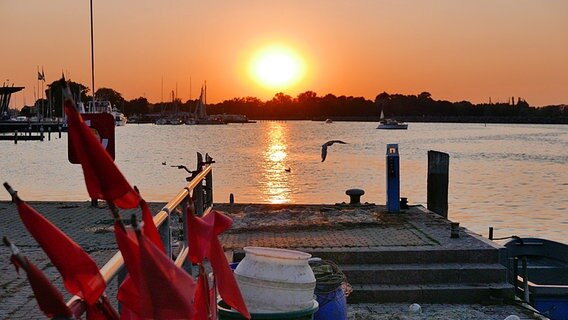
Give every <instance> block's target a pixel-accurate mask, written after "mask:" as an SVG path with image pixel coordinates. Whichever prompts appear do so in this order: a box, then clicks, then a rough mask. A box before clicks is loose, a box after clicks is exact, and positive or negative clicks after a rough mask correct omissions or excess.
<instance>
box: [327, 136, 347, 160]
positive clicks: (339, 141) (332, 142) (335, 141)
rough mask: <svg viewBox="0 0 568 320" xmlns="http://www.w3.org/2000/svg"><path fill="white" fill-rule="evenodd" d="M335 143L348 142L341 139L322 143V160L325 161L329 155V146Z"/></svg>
mask: <svg viewBox="0 0 568 320" xmlns="http://www.w3.org/2000/svg"><path fill="white" fill-rule="evenodd" d="M334 143H341V144H347V142H343V141H341V140H329V141H328V142H326V143H324V144H322V146H321V162H324V161H325V157H327V147H329V146H331V145H333V144H334Z"/></svg>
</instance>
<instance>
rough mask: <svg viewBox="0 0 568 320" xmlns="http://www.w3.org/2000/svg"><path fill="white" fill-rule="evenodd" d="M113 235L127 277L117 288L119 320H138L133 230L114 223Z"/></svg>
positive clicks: (137, 259) (137, 255)
mask: <svg viewBox="0 0 568 320" xmlns="http://www.w3.org/2000/svg"><path fill="white" fill-rule="evenodd" d="M114 235H115V237H116V243H117V245H118V249H119V250H120V253H121V254H122V258H123V259H124V264H125V266H126V269H127V270H128V276H127V277H126V278H125V279H124V281H123V282H122V284H121V285H120V287H119V288H118V294H117V299H118V301H120V303H122V310H121V313H120V316H121V319H141V318H140V316H139V315H140V289H139V283H140V249H139V248H138V240H137V239H136V234H135V233H134V230H132V229H130V230H126V229H125V228H124V226H123V225H121V224H120V223H118V222H115V223H114Z"/></svg>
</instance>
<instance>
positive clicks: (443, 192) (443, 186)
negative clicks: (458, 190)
mask: <svg viewBox="0 0 568 320" xmlns="http://www.w3.org/2000/svg"><path fill="white" fill-rule="evenodd" d="M449 170H450V156H449V155H448V154H447V153H444V152H439V151H432V150H429V151H428V200H427V201H428V210H430V211H433V212H435V213H437V214H439V215H441V216H443V217H444V218H448V186H449Z"/></svg>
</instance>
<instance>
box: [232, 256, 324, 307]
mask: <svg viewBox="0 0 568 320" xmlns="http://www.w3.org/2000/svg"><path fill="white" fill-rule="evenodd" d="M244 250H245V257H244V258H243V260H242V261H241V262H240V263H239V265H238V266H237V268H236V269H235V278H236V280H237V282H238V284H239V288H240V289H241V293H242V295H243V298H244V300H245V303H246V305H247V308H248V309H249V311H250V312H251V313H262V312H287V311H296V310H303V309H306V308H310V307H312V306H313V305H314V289H315V287H316V278H315V276H314V273H313V271H312V268H311V267H310V265H309V264H308V259H309V258H310V257H311V256H312V255H311V254H309V253H305V252H301V251H295V250H286V249H277V248H263V247H245V248H244Z"/></svg>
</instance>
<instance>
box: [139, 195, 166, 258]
mask: <svg viewBox="0 0 568 320" xmlns="http://www.w3.org/2000/svg"><path fill="white" fill-rule="evenodd" d="M140 208H141V209H142V221H143V222H144V225H143V226H142V229H143V230H142V231H143V232H144V235H145V236H146V237H148V238H149V239H150V240H152V243H153V244H155V245H156V247H158V248H159V249H160V250H162V252H166V249H165V248H164V244H163V243H162V238H160V234H159V233H158V229H157V228H156V225H155V224H154V218H153V217H152V213H151V212H150V208H149V207H148V204H147V203H146V201H145V200H144V199H141V200H140Z"/></svg>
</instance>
